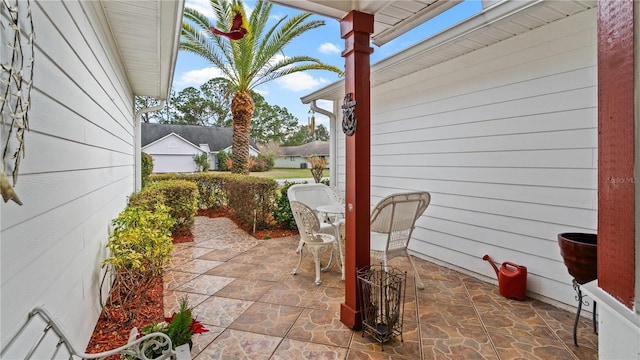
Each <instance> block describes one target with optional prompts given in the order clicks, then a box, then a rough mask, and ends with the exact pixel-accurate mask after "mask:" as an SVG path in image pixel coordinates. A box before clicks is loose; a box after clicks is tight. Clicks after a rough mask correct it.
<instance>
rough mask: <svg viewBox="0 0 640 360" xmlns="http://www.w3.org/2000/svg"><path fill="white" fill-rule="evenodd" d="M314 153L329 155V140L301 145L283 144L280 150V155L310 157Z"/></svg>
mask: <svg viewBox="0 0 640 360" xmlns="http://www.w3.org/2000/svg"><path fill="white" fill-rule="evenodd" d="M312 155H318V156H328V155H329V142H327V141H313V142H310V143H307V144H304V145H300V146H281V147H280V149H279V150H278V156H301V157H309V156H312Z"/></svg>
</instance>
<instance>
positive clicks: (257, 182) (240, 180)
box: [225, 175, 278, 230]
mask: <svg viewBox="0 0 640 360" xmlns="http://www.w3.org/2000/svg"><path fill="white" fill-rule="evenodd" d="M225 188H226V189H227V197H228V203H229V207H230V208H232V209H233V211H234V215H235V217H236V219H237V220H238V221H239V222H240V223H241V224H243V225H246V226H249V227H250V228H252V230H262V229H266V228H268V227H269V225H271V224H272V223H273V216H272V214H271V212H272V210H273V207H274V204H275V198H276V191H277V189H278V183H277V182H276V181H275V180H272V179H267V178H263V177H255V176H246V175H233V178H232V179H229V181H227V182H226V183H225Z"/></svg>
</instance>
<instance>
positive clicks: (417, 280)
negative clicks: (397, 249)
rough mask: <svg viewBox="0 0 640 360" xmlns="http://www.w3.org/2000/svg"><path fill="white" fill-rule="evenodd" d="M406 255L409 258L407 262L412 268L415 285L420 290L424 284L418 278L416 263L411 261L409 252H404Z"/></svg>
mask: <svg viewBox="0 0 640 360" xmlns="http://www.w3.org/2000/svg"><path fill="white" fill-rule="evenodd" d="M406 254H407V257H408V258H409V262H410V263H411V267H412V268H413V276H415V278H416V285H417V286H418V289H420V290H424V284H423V283H422V280H420V274H418V269H416V264H415V263H414V262H413V258H412V257H411V255H409V252H408V251H407V252H406Z"/></svg>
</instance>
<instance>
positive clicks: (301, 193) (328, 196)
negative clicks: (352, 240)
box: [287, 184, 344, 280]
mask: <svg viewBox="0 0 640 360" xmlns="http://www.w3.org/2000/svg"><path fill="white" fill-rule="evenodd" d="M337 194H338V193H337V192H336V191H334V190H333V189H332V188H330V187H329V186H327V185H325V184H296V185H293V186H291V187H290V188H289V189H288V190H287V197H288V198H289V201H299V202H301V203H303V204H305V205H306V206H308V207H309V208H311V209H312V210H313V211H314V212H315V213H316V214H317V215H318V218H319V219H320V230H319V232H321V233H324V234H331V235H334V236H335V237H336V239H338V243H339V246H338V247H337V250H338V254H337V255H338V256H339V259H340V264H339V265H340V266H342V264H343V263H344V254H343V247H344V239H343V237H342V236H341V234H342V232H340V227H341V225H343V224H344V219H341V218H339V217H336V216H329V215H328V214H320V213H318V211H317V209H318V207H319V206H323V205H333V204H342V201H341V199H340V198H339V197H338V195H337ZM302 244H303V243H302V239H301V240H300V243H299V244H298V247H297V248H296V252H299V251H300V249H301V248H302ZM332 259H333V253H332ZM342 273H343V276H342V278H343V280H344V271H343V272H342Z"/></svg>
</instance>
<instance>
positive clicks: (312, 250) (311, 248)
mask: <svg viewBox="0 0 640 360" xmlns="http://www.w3.org/2000/svg"><path fill="white" fill-rule="evenodd" d="M321 250H322V248H321V247H317V246H309V252H310V253H311V254H313V261H314V262H315V263H316V281H315V284H316V285H320V284H322V280H320V252H321Z"/></svg>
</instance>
